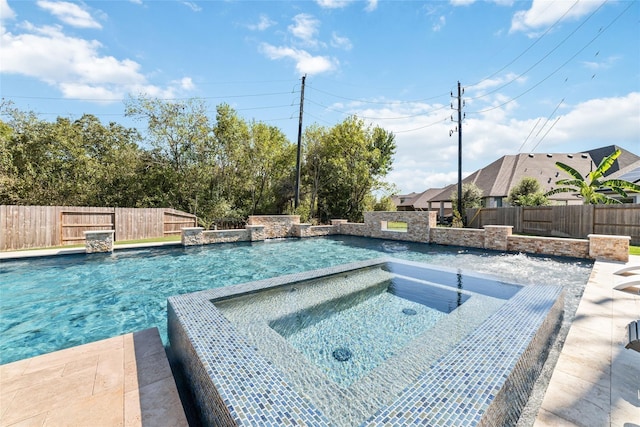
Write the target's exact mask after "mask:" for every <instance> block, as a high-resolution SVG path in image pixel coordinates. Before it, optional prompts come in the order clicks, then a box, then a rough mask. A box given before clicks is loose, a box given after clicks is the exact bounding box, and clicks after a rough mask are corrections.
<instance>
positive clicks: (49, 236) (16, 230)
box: [0, 205, 197, 251]
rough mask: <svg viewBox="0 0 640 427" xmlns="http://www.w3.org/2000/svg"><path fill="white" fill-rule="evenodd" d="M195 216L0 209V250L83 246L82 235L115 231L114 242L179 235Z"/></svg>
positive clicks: (84, 209)
mask: <svg viewBox="0 0 640 427" xmlns="http://www.w3.org/2000/svg"><path fill="white" fill-rule="evenodd" d="M196 225H197V218H196V217H195V215H191V214H188V213H186V212H181V211H178V210H175V209H166V208H108V207H107V208H100V207H79V206H8V205H0V250H3V251H6V250H16V249H26V248H44V247H52V246H63V245H74V244H79V243H84V232H85V231H96V230H115V236H114V239H115V240H116V241H118V240H120V241H122V240H136V239H150V238H158V237H164V236H169V235H179V234H180V230H181V229H182V228H183V227H195V226H196Z"/></svg>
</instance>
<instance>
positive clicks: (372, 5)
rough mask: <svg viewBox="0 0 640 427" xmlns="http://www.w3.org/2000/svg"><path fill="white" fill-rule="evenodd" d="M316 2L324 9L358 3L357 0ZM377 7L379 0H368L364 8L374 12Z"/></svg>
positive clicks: (324, 0)
mask: <svg viewBox="0 0 640 427" xmlns="http://www.w3.org/2000/svg"><path fill="white" fill-rule="evenodd" d="M316 3H317V4H318V6H320V7H322V8H324V9H342V8H345V7H347V6H348V5H349V4H351V3H356V0H316ZM377 8H378V0H367V5H366V6H365V8H364V10H365V11H367V12H373V11H374V10H376V9H377Z"/></svg>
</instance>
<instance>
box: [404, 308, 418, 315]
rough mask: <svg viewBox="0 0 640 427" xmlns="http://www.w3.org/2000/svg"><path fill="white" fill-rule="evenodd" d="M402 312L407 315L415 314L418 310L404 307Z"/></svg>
mask: <svg viewBox="0 0 640 427" xmlns="http://www.w3.org/2000/svg"><path fill="white" fill-rule="evenodd" d="M402 312H403V313H404V314H406V315H407V316H414V315H415V314H416V311H415V310H414V309H413V308H403V309H402Z"/></svg>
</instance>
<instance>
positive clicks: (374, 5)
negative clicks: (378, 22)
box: [364, 0, 378, 12]
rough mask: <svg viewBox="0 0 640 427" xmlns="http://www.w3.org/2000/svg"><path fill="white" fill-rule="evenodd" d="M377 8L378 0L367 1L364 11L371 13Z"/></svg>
mask: <svg viewBox="0 0 640 427" xmlns="http://www.w3.org/2000/svg"><path fill="white" fill-rule="evenodd" d="M377 8H378V0H369V1H368V2H367V6H366V7H365V8H364V10H365V11H367V12H373V11H374V10H376V9H377Z"/></svg>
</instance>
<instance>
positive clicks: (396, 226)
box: [387, 221, 407, 231]
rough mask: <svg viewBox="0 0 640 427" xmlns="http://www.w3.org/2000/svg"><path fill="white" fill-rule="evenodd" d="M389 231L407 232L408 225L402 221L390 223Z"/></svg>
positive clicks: (388, 223) (388, 224)
mask: <svg viewBox="0 0 640 427" xmlns="http://www.w3.org/2000/svg"><path fill="white" fill-rule="evenodd" d="M387 230H394V231H407V223H406V222H401V221H388V222H387Z"/></svg>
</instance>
